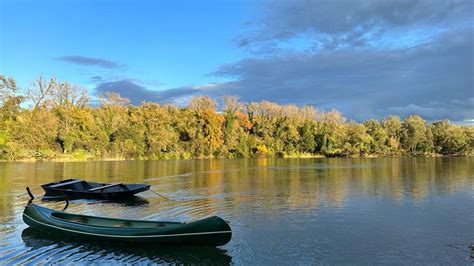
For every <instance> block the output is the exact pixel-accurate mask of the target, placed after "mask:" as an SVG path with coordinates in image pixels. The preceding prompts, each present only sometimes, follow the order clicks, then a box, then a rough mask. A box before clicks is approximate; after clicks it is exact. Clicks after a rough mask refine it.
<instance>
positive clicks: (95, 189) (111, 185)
mask: <svg viewBox="0 0 474 266" xmlns="http://www.w3.org/2000/svg"><path fill="white" fill-rule="evenodd" d="M121 185H123V183H118V184H110V185H107V186H102V187H96V188H91V189H89V190H88V191H89V192H94V191H97V190H102V189H106V188H111V187H116V186H121Z"/></svg>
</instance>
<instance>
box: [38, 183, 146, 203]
mask: <svg viewBox="0 0 474 266" xmlns="http://www.w3.org/2000/svg"><path fill="white" fill-rule="evenodd" d="M41 187H42V188H43V190H44V192H45V197H68V198H86V199H117V198H127V197H131V196H133V195H135V194H137V193H140V192H142V191H146V190H149V189H150V185H146V184H123V183H116V184H107V183H94V182H87V181H84V180H80V179H66V180H63V181H60V182H54V183H48V184H44V185H41Z"/></svg>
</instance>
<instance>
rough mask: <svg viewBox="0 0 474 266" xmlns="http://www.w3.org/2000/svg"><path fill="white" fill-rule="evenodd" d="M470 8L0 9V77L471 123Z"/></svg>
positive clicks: (276, 4) (73, 5) (437, 1)
mask: <svg viewBox="0 0 474 266" xmlns="http://www.w3.org/2000/svg"><path fill="white" fill-rule="evenodd" d="M473 13H474V10H473V2H472V1H467V0H466V1H462V0H461V1H457V0H456V1H455V0H453V1H444V0H443V1H441V0H434V1H416V0H409V1H408V0H387V1H370V0H368V1H355V0H354V1H352V0H350V1H349V0H336V1H323V0H293V1H284V0H275V1H274V0H269V1H266V0H265V1H230V0H225V1H217V0H215V1H197V0H195V1H191V0H188V1H106V0H98V1H41V0H38V1H22V0H19V1H12V0H0V73H2V74H6V75H8V76H13V77H14V78H16V79H17V81H18V83H19V85H20V86H21V87H27V86H29V84H30V82H31V81H32V80H33V79H35V78H36V77H38V76H39V75H43V76H45V77H52V76H55V77H57V78H59V79H61V80H67V81H69V82H72V83H76V84H80V85H82V86H84V87H86V88H88V89H89V91H90V92H91V94H95V93H101V92H105V91H116V92H119V93H121V94H122V95H124V96H125V97H128V98H130V99H131V100H132V102H134V103H136V104H139V103H140V102H141V101H144V100H147V101H157V102H161V103H164V102H173V103H178V104H185V103H186V101H187V100H189V98H190V97H191V96H193V95H200V94H206V95H210V96H212V97H214V98H216V99H218V98H220V97H221V96H222V95H238V96H240V98H241V99H242V101H245V102H249V101H260V100H270V101H275V102H278V103H281V104H286V103H296V104H299V105H314V106H315V107H317V108H320V109H324V110H329V109H332V108H336V109H338V110H341V111H342V112H343V114H344V115H346V116H347V117H349V118H350V119H356V120H361V119H367V118H382V117H384V116H386V115H388V114H392V113H393V114H397V115H400V116H402V117H404V116H406V115H409V114H420V115H422V116H423V117H425V118H426V119H428V120H436V119H444V118H448V119H451V120H453V121H464V120H469V119H473V118H474V92H473V91H474V85H473V84H474V80H473V77H474V52H473V47H474V26H473V25H474V21H473V15H472V14H473Z"/></svg>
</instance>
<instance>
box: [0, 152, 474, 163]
mask: <svg viewBox="0 0 474 266" xmlns="http://www.w3.org/2000/svg"><path fill="white" fill-rule="evenodd" d="M400 157H412V158H440V157H442V158H451V157H474V154H402V153H401V154H388V155H374V154H370V155H363V156H325V155H322V154H292V155H283V156H256V157H234V158H232V157H189V158H158V159H157V158H120V157H115V158H85V159H84V158H80V159H79V158H73V157H63V158H52V159H35V158H27V159H18V160H0V163H14V162H21V163H38V162H119V161H169V160H207V159H265V158H266V159H323V158H328V159H329V158H347V159H354V158H400Z"/></svg>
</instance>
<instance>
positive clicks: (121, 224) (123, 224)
mask: <svg viewBox="0 0 474 266" xmlns="http://www.w3.org/2000/svg"><path fill="white" fill-rule="evenodd" d="M130 225H132V224H131V223H130V222H128V221H124V222H121V223H118V224H114V225H113V227H129V226H130Z"/></svg>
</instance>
